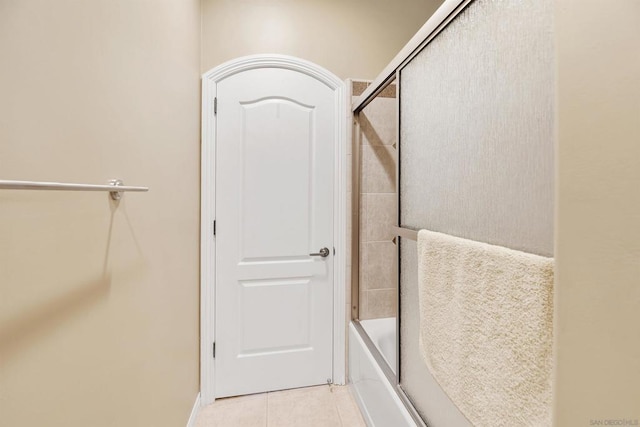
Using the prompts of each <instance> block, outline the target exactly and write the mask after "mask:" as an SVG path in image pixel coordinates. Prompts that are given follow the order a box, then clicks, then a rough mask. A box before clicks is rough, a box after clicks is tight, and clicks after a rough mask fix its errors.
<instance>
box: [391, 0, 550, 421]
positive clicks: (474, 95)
mask: <svg viewBox="0 0 640 427" xmlns="http://www.w3.org/2000/svg"><path fill="white" fill-rule="evenodd" d="M552 6H553V5H552V2H551V0H539V1H504V0H476V1H474V2H472V3H470V4H469V6H468V7H467V8H466V9H465V10H463V11H462V12H461V13H460V14H459V15H458V16H457V17H456V18H455V19H454V20H453V21H452V22H451V23H450V24H449V25H448V26H447V27H446V28H445V29H443V30H442V32H441V33H440V34H438V35H437V36H436V37H435V38H434V39H433V40H432V41H431V42H430V43H429V44H427V45H426V47H424V49H423V50H422V51H421V52H420V53H418V54H417V56H415V57H414V58H413V59H412V60H411V61H410V62H409V63H407V65H406V66H404V68H402V69H401V70H400V85H399V88H400V142H399V148H400V154H399V160H400V183H399V184H400V185H399V187H400V222H401V225H402V226H403V227H409V228H413V229H429V230H433V231H439V232H442V233H447V234H451V235H454V236H458V237H463V238H467V239H472V240H476V241H481V242H486V243H491V244H495V245H501V246H505V247H508V248H512V249H518V250H523V251H526V252H531V253H534V254H539V255H546V256H553V210H554V209H553V198H554V158H553V156H554V97H555V96H554V90H555V81H554V79H555V77H554V68H555V66H554V49H553V36H552V33H551V31H552ZM400 257H401V260H400V301H401V303H400V318H401V322H400V325H401V329H400V385H401V387H402V389H403V390H404V391H405V392H406V394H407V396H408V397H409V399H410V400H411V401H412V402H413V404H414V406H415V407H416V409H417V410H418V412H419V413H420V415H421V416H422V417H423V418H424V420H425V421H427V422H428V423H429V425H432V426H436V427H437V426H447V425H456V426H466V425H469V423H468V421H467V420H466V418H465V417H464V415H463V414H462V413H461V412H460V411H459V410H458V408H457V407H456V405H455V402H452V401H451V400H450V399H449V397H448V396H447V395H446V394H445V392H444V391H443V390H442V389H441V388H440V387H439V385H438V384H437V382H436V381H435V380H434V379H433V377H432V376H431V374H430V372H429V370H428V368H427V367H426V365H425V363H424V361H423V360H422V354H421V353H420V348H419V336H420V334H419V307H418V295H419V293H418V289H417V287H418V280H417V268H418V267H417V255H416V244H415V242H410V241H406V240H402V243H401V254H400Z"/></svg>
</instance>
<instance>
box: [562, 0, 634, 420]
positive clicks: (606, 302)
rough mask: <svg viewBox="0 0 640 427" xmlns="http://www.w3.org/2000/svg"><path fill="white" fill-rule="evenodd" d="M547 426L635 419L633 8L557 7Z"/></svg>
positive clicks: (567, 3) (622, 3)
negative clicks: (552, 357)
mask: <svg viewBox="0 0 640 427" xmlns="http://www.w3.org/2000/svg"><path fill="white" fill-rule="evenodd" d="M555 3H556V21H555V26H556V34H557V50H558V91H559V92H558V125H559V128H558V140H559V147H558V166H559V171H558V187H557V203H558V205H557V207H558V211H557V242H556V243H557V246H556V254H557V262H558V264H557V278H556V281H557V287H556V288H557V289H556V315H557V318H556V328H555V330H556V341H557V354H556V358H557V366H556V381H555V400H556V402H555V422H554V424H555V425H557V426H574V425H575V426H582V425H590V422H591V420H607V419H624V418H626V419H633V420H636V419H640V387H638V379H639V378H640V339H639V338H640V216H639V214H638V213H639V212H640V80H638V76H640V50H638V42H639V40H640V2H638V1H636V0H617V1H612V2H602V1H600V0H588V1H584V0H580V1H578V0H556V2H555Z"/></svg>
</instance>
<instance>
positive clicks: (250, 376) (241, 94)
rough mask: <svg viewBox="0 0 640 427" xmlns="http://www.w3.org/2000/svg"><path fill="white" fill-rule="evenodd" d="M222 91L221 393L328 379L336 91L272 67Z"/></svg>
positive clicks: (234, 80) (238, 78) (229, 81)
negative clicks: (327, 252)
mask: <svg viewBox="0 0 640 427" xmlns="http://www.w3.org/2000/svg"><path fill="white" fill-rule="evenodd" d="M216 90H217V98H218V114H217V147H216V151H217V152H216V158H217V167H216V183H217V187H216V223H217V236H216V360H215V364H216V397H223V396H232V395H240V394H248V393H258V392H265V391H271V390H280V389H285V388H293V387H302V386H309V385H315V384H321V383H326V381H327V379H330V378H331V375H332V330H333V329H332V328H333V256H332V255H329V256H328V257H326V258H323V257H312V256H310V255H309V254H310V253H312V252H313V253H314V252H318V250H319V249H320V248H322V247H328V248H332V247H333V176H334V169H333V168H334V158H333V156H334V151H333V150H334V146H335V145H334V142H335V141H334V137H335V136H334V135H335V132H334V130H335V123H334V114H335V110H334V108H335V99H334V96H335V94H334V92H333V90H331V89H330V88H328V87H327V86H325V85H324V84H322V83H320V82H318V81H317V80H315V79H313V78H312V77H309V76H307V75H305V74H302V73H297V72H294V71H290V70H284V69H275V68H271V69H256V70H250V71H245V72H242V73H239V74H235V75H233V76H231V77H228V78H226V79H225V80H223V81H221V82H219V83H218V85H217V88H216Z"/></svg>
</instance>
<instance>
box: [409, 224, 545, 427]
mask: <svg viewBox="0 0 640 427" xmlns="http://www.w3.org/2000/svg"><path fill="white" fill-rule="evenodd" d="M418 264H419V267H418V268H419V269H418V280H419V291H420V297H419V298H420V302H419V304H420V349H421V352H422V355H423V358H424V361H425V362H426V364H427V366H428V368H429V370H430V371H431V373H432V374H433V376H434V377H435V379H436V380H437V381H438V383H439V384H440V385H441V387H442V388H443V389H444V390H445V392H446V393H447V394H448V395H449V397H450V398H451V400H452V401H453V402H454V403H455V404H456V405H457V406H458V408H459V409H460V410H461V411H462V413H463V414H464V415H465V416H466V417H467V418H468V419H469V421H470V422H471V423H472V424H474V425H476V426H491V427H495V426H550V425H551V373H552V336H553V258H545V257H541V256H538V255H532V254H528V253H524V252H520V251H515V250H511V249H507V248H503V247H500V246H493V245H489V244H486V243H479V242H474V241H471V240H466V239H461V238H458V237H452V236H449V235H446V234H442V233H435V232H431V231H427V230H421V231H420V232H419V233H418Z"/></svg>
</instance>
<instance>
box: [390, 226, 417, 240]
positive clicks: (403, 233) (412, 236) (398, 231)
mask: <svg viewBox="0 0 640 427" xmlns="http://www.w3.org/2000/svg"><path fill="white" fill-rule="evenodd" d="M391 231H392V232H393V234H395V235H396V236H400V237H402V238H404V239H409V240H414V241H417V240H418V232H417V231H416V230H412V229H410V228H404V227H396V226H395V225H394V226H391Z"/></svg>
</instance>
